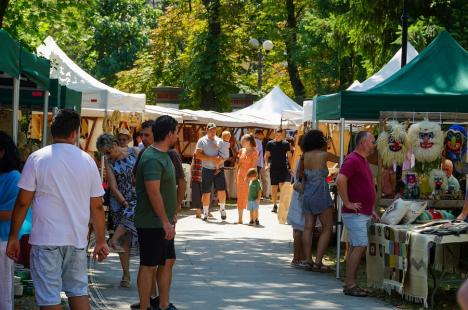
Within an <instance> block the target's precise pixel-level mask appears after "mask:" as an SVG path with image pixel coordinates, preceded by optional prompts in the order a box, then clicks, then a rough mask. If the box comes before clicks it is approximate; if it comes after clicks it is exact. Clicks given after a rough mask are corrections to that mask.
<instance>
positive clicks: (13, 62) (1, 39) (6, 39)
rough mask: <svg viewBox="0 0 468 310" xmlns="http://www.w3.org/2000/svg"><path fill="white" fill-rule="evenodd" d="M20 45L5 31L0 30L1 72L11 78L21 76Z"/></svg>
mask: <svg viewBox="0 0 468 310" xmlns="http://www.w3.org/2000/svg"><path fill="white" fill-rule="evenodd" d="M19 56H20V45H19V43H18V42H17V41H16V40H15V39H13V37H12V36H11V35H10V34H9V33H8V32H6V31H5V30H3V29H0V71H3V72H5V73H7V74H8V75H10V76H11V77H18V76H19V72H20V71H19Z"/></svg>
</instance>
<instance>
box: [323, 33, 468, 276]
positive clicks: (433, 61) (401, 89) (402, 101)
mask: <svg viewBox="0 0 468 310" xmlns="http://www.w3.org/2000/svg"><path fill="white" fill-rule="evenodd" d="M466 102H468V53H467V52H466V51H465V50H464V49H463V48H462V47H461V46H460V45H459V44H458V43H457V42H456V41H455V40H454V39H453V38H452V37H451V36H450V35H449V34H448V33H447V32H445V31H444V32H442V33H440V34H439V35H438V36H437V37H436V38H435V39H434V41H433V42H432V43H431V44H430V45H429V46H428V47H427V48H426V49H424V51H422V52H421V54H419V55H418V56H417V57H415V58H414V59H413V60H412V61H411V62H410V63H409V64H408V65H406V66H405V67H404V68H402V69H401V70H399V71H398V72H397V73H395V74H393V75H392V76H391V77H389V78H388V79H386V80H385V81H384V82H382V83H380V84H378V85H377V86H375V87H372V88H371V89H369V90H367V91H363V92H356V91H342V92H340V93H337V94H333V95H328V96H319V97H318V98H317V100H316V104H317V107H316V110H317V119H318V120H320V121H325V120H334V121H337V120H339V122H340V125H341V130H342V132H343V131H344V127H345V124H346V123H347V122H348V123H354V122H356V121H357V122H374V123H375V122H377V121H378V120H379V119H380V112H381V111H389V112H388V113H390V114H393V115H394V116H392V117H393V119H394V120H398V121H400V122H402V121H405V120H407V118H406V119H405V118H403V119H401V118H399V117H398V114H397V113H398V112H410V113H412V114H413V112H414V114H413V115H414V116H415V117H417V116H418V114H416V112H424V113H423V114H424V115H428V113H429V112H436V114H437V115H439V118H438V119H439V124H440V123H441V121H440V119H441V118H442V117H443V116H444V115H446V114H447V113H449V112H453V114H452V115H451V116H452V122H455V123H457V122H458V119H457V117H456V116H457V115H459V113H460V112H468V105H466ZM432 120H433V121H434V119H432ZM380 123H381V126H380V128H379V129H380V132H382V131H383V126H382V122H380ZM413 124H414V122H413ZM341 141H342V142H341V145H343V144H344V141H343V139H341ZM343 156H344V154H343V153H342V154H341V158H343ZM380 166H382V164H380ZM379 171H381V170H379ZM380 183H381V182H380V178H379V181H378V184H380ZM338 215H339V219H341V202H340V203H339V208H338ZM337 231H338V235H339V234H340V232H341V222H340V220H339V221H338V226H337ZM338 238H339V236H338ZM339 245H340V243H339V241H338V255H337V257H338V261H339V255H340V254H339V253H340V248H339ZM337 267H338V268H337V274H338V272H339V266H337Z"/></svg>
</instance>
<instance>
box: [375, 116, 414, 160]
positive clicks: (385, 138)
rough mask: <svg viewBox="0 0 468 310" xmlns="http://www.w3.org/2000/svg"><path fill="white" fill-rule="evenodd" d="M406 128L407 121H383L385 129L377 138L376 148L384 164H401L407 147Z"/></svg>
mask: <svg viewBox="0 0 468 310" xmlns="http://www.w3.org/2000/svg"><path fill="white" fill-rule="evenodd" d="M407 128H408V123H407V122H405V123H398V122H397V121H388V122H386V123H385V130H384V131H383V132H381V133H380V135H379V137H378V138H377V150H378V151H379V155H380V156H381V158H382V163H383V165H384V166H386V167H390V166H392V165H393V164H394V163H395V164H398V165H401V164H403V162H404V161H405V159H406V154H407V152H408V149H409V143H408V134H407V133H406V129H407Z"/></svg>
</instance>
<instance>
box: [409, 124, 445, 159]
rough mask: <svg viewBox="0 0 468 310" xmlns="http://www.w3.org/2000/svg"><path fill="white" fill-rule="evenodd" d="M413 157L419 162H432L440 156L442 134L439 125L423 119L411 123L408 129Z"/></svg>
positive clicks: (442, 141) (442, 140) (442, 142)
mask: <svg viewBox="0 0 468 310" xmlns="http://www.w3.org/2000/svg"><path fill="white" fill-rule="evenodd" d="M408 136H409V140H410V143H411V146H412V148H413V153H414V158H415V159H416V160H417V161H420V162H433V161H435V160H437V159H438V158H440V156H441V152H442V148H443V144H444V134H443V132H442V130H441V129H440V125H439V124H437V123H434V122H429V121H428V120H424V121H422V122H419V123H416V124H413V125H411V127H410V129H409V131H408Z"/></svg>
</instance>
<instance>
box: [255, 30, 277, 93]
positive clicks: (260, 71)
mask: <svg viewBox="0 0 468 310" xmlns="http://www.w3.org/2000/svg"><path fill="white" fill-rule="evenodd" d="M249 45H250V47H252V48H253V49H256V50H258V64H257V70H258V79H257V89H258V91H259V92H260V91H261V90H262V74H263V57H264V56H263V51H265V52H266V53H267V54H268V52H270V51H271V50H272V49H273V42H271V41H270V40H265V41H263V43H262V45H261V46H260V42H259V41H258V40H257V39H255V38H251V39H250V40H249Z"/></svg>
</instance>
